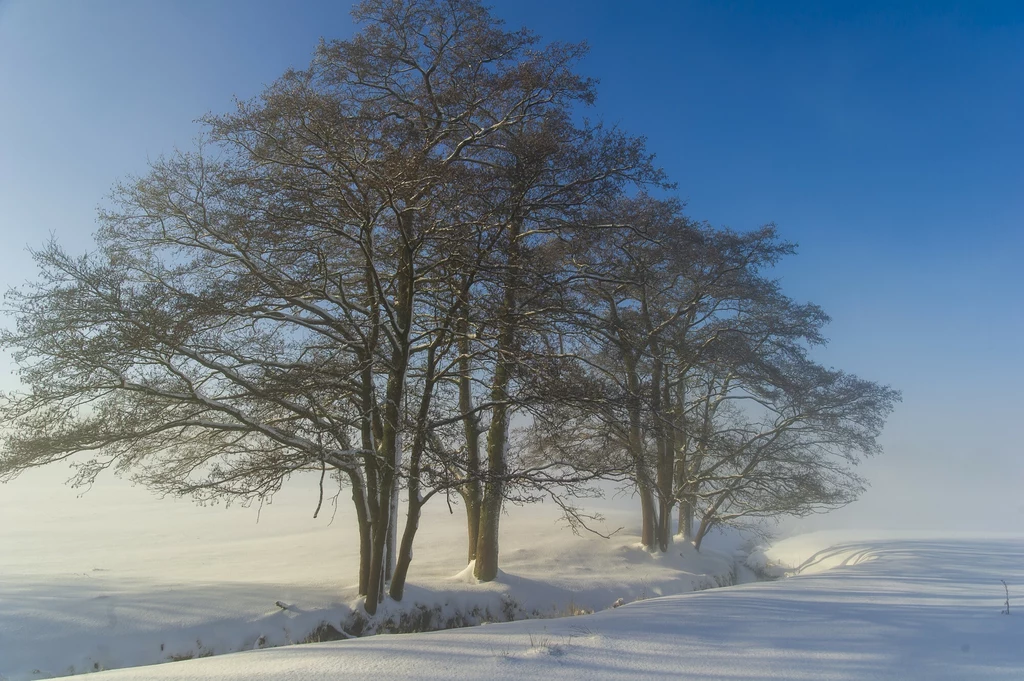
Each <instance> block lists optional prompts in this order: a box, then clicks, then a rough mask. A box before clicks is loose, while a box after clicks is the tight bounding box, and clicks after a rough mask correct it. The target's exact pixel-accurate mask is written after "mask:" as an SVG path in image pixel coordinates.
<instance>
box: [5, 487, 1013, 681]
mask: <svg viewBox="0 0 1024 681" xmlns="http://www.w3.org/2000/svg"><path fill="white" fill-rule="evenodd" d="M101 487H102V488H101V489H94V490H93V491H92V492H90V493H89V494H88V495H86V496H85V497H83V498H81V499H78V498H75V494H74V492H73V491H71V490H68V489H67V488H65V487H63V486H60V485H59V484H53V480H52V478H48V477H46V476H43V475H36V476H28V477H27V478H26V479H24V480H19V481H18V482H17V483H15V484H13V485H8V486H5V487H0V520H2V522H0V679H4V680H5V681H23V680H25V679H38V678H47V677H49V676H55V675H64V674H68V673H81V672H91V671H94V670H103V669H108V670H110V669H113V670H114V671H106V672H102V671H101V672H100V674H99V675H98V676H95V677H90V678H96V679H108V678H109V679H180V680H186V679H188V680H192V679H195V680H202V681H207V680H217V681H221V680H223V681H227V680H229V679H239V680H241V679H246V680H248V679H267V680H268V681H269V680H271V679H273V680H279V679H301V680H315V679H336V678H388V679H448V678H451V677H452V676H458V677H460V678H467V679H469V678H473V679H475V678H488V679H490V678H524V677H528V676H535V677H537V678H553V679H571V678H586V679H588V681H599V680H600V679H619V678H673V679H677V678H688V679H716V680H724V679H737V680H738V679H744V680H750V679H864V678H892V679H922V680H924V679H1019V678H1024V652H1022V651H1024V646H1022V645H1021V641H1024V603H1020V602H1019V599H1017V598H1016V597H1014V596H1013V595H1014V594H1015V593H1018V592H1019V591H1020V590H1021V588H1022V587H1021V585H1024V538H1022V537H1009V536H993V537H988V538H980V537H977V536H974V537H968V536H958V537H951V536H948V535H947V536H940V535H925V534H921V533H915V534H905V533H904V534H895V533H889V534H880V533H877V532H876V533H853V532H849V531H843V532H819V533H814V534H809V535H802V536H798V537H793V538H790V539H786V540H784V541H781V542H778V543H776V544H775V545H773V546H772V547H771V548H770V549H768V550H767V551H763V552H756V553H755V554H754V555H753V556H752V557H751V559H750V561H749V562H750V563H752V564H754V565H755V567H757V566H758V563H759V562H760V567H762V568H764V569H767V570H768V571H771V570H777V571H778V570H781V568H780V567H779V565H780V564H781V565H782V566H783V567H785V568H787V573H788V574H790V575H793V576H790V577H789V578H787V579H784V580H781V581H778V582H768V583H757V584H746V585H742V586H738V587H730V588H726V589H711V590H700V589H704V588H706V587H709V586H712V585H713V584H714V583H715V576H716V575H717V576H718V577H719V579H721V577H722V576H723V575H725V574H726V573H728V572H729V570H730V569H731V568H732V566H731V565H730V561H729V560H728V558H729V556H728V554H727V553H724V552H721V551H718V552H716V551H715V550H714V547H713V546H712V547H711V548H710V549H709V550H707V551H705V552H704V553H703V554H702V555H697V554H695V553H694V552H693V551H692V549H690V550H686V549H684V548H683V547H681V546H677V547H676V549H675V550H674V551H673V552H671V553H670V555H668V556H652V555H650V554H648V553H646V552H644V551H641V550H639V549H637V548H636V547H635V545H634V544H635V541H636V536H635V533H636V517H635V510H634V509H632V506H633V504H632V502H631V501H629V500H619V501H617V502H614V503H607V504H606V508H604V509H603V510H604V512H605V514H606V515H607V517H608V520H607V521H606V523H605V524H604V525H603V529H605V530H611V529H615V528H616V527H619V526H620V525H622V526H623V530H622V531H621V532H620V533H619V534H617V535H616V537H615V538H614V539H612V540H610V541H607V540H603V539H600V538H597V537H593V536H587V537H573V536H572V535H571V533H569V532H568V530H566V529H565V528H564V527H562V526H560V525H558V524H557V522H556V513H555V512H554V511H553V509H551V508H550V505H541V506H537V507H530V508H513V509H511V510H510V513H509V515H508V516H507V517H506V518H505V520H504V521H503V522H504V525H503V532H502V558H503V566H502V567H503V571H504V572H503V575H502V578H501V579H500V580H499V582H497V583H494V584H488V585H478V584H475V583H473V582H472V580H469V579H467V578H465V577H464V576H459V572H460V570H461V569H462V568H463V567H464V560H463V552H464V541H465V540H464V535H463V534H462V532H463V529H462V528H463V516H462V515H461V513H462V511H461V509H460V508H458V507H456V508H455V509H454V510H455V515H453V516H452V515H449V514H448V509H447V506H446V505H445V504H444V503H439V504H434V505H432V506H430V507H429V512H428V515H427V517H426V518H425V521H424V523H423V531H422V532H421V536H420V537H419V540H418V544H417V546H418V549H417V552H416V556H415V560H414V563H413V570H412V572H411V574H410V578H411V582H412V586H411V587H410V590H409V593H408V594H407V598H406V602H405V605H406V607H408V605H409V604H410V603H413V602H420V603H423V604H427V605H436V606H438V607H439V608H441V609H442V610H444V611H445V612H448V613H451V612H454V611H456V610H461V611H463V612H465V611H468V610H471V609H472V608H473V607H474V606H475V607H478V608H484V609H490V610H491V611H492V615H497V614H498V612H499V611H501V610H502V608H503V607H506V606H507V604H508V603H509V602H514V603H516V604H517V607H519V608H520V613H522V612H531V611H533V610H536V611H538V614H544V615H554V614H565V613H568V612H571V611H576V612H579V611H581V610H582V611H586V610H601V611H600V612H597V613H596V614H593V615H580V616H575V617H565V618H561V619H531V620H523V621H517V622H512V623H508V624H488V625H485V626H480V627H472V628H467V629H460V630H449V631H440V632H432V633H426V634H409V635H378V636H373V637H368V638H363V639H358V640H349V641H339V642H334V643H321V644H306V645H298V646H284V647H273V648H270V647H268V648H265V649H262V650H260V649H257V650H249V649H252V648H260V647H261V646H283V644H287V643H289V642H291V641H298V640H301V639H302V638H304V637H305V635H306V634H307V633H308V632H309V631H310V630H311V629H312V628H313V627H315V626H316V625H317V624H319V623H320V622H321V621H323V620H327V621H330V622H333V623H335V624H339V623H340V622H341V621H342V620H343V619H344V617H345V616H346V615H347V614H348V613H349V612H350V605H349V604H350V602H351V599H352V596H353V592H352V589H351V586H350V584H351V582H352V576H353V575H354V572H355V554H354V552H353V551H352V549H351V546H352V540H353V537H352V535H351V533H350V529H349V527H348V525H347V524H346V523H345V522H344V518H343V515H342V514H343V513H345V512H346V510H347V509H346V507H345V503H344V502H345V499H344V498H343V499H341V500H340V501H341V506H340V507H339V511H338V518H337V519H336V520H335V523H334V524H333V525H332V524H330V523H329V519H330V513H327V514H326V515H322V516H321V518H320V519H318V520H313V519H312V518H311V517H310V516H311V513H312V507H313V506H314V505H315V499H310V490H309V489H308V488H307V487H303V486H297V487H295V488H293V489H291V490H288V491H286V493H285V494H282V495H280V496H279V497H278V499H277V500H276V501H275V503H274V504H273V505H272V506H268V507H265V508H264V509H263V510H262V512H261V513H260V520H259V522H258V523H257V522H256V511H255V509H238V508H232V509H228V510H225V509H223V508H196V507H194V506H192V505H191V504H189V503H187V502H181V501H174V500H154V499H153V498H152V497H151V496H150V495H149V494H148V493H147V492H145V491H144V490H138V489H134V488H130V487H126V486H124V485H121V484H119V483H112V482H106V483H103V485H102V486H101ZM719 547H720V548H725V545H724V544H720V545H719ZM1001 579H1002V580H1006V581H1007V583H1009V584H1010V589H1011V615H1010V616H1003V615H1001V614H1000V611H1001V610H1002V608H1003V591H1002V589H1003V587H1002V584H1001V583H1000V581H999V580H1001ZM694 589H698V590H699V591H698V592H696V593H693V590H694ZM664 594H680V595H674V596H668V597H665V598H656V597H657V596H661V595H664ZM619 598H621V599H623V600H624V601H626V602H627V605H625V606H623V607H620V608H615V609H611V608H609V606H610V605H611V604H612V603H613V602H614V601H616V600H617V599H619ZM276 601H282V602H284V603H287V604H289V606H291V607H290V608H289V609H288V610H281V609H280V608H278V607H277V606H276V605H275V602H276ZM1018 604H1019V605H1018ZM389 607H392V608H394V607H396V606H393V605H392V606H389ZM1018 607H1020V608H1021V613H1022V614H1018V613H1017V608H1018ZM499 618H500V617H499ZM241 649H245V650H246V651H247V652H242V653H232V652H231V651H237V650H241ZM207 654H212V656H211V657H206V658H204V659H192V660H186V661H182V662H170V663H167V664H155V663H157V662H163V661H167V660H168V659H170V658H174V657H179V658H180V657H187V656H189V655H192V656H202V655H207ZM137 665H150V666H137ZM124 667H129V668H124Z"/></svg>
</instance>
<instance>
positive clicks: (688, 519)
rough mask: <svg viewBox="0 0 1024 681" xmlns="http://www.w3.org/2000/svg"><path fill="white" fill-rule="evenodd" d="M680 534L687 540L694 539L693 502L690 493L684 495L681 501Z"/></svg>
mask: <svg viewBox="0 0 1024 681" xmlns="http://www.w3.org/2000/svg"><path fill="white" fill-rule="evenodd" d="M679 534H681V535H683V539H685V540H686V541H693V504H692V503H691V501H690V497H689V495H684V496H683V499H682V501H680V502H679Z"/></svg>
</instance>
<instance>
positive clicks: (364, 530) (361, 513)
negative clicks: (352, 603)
mask: <svg viewBox="0 0 1024 681" xmlns="http://www.w3.org/2000/svg"><path fill="white" fill-rule="evenodd" d="M348 476H349V480H350V481H351V483H352V503H353V504H355V507H356V522H357V523H358V526H359V595H360V596H365V595H366V594H367V593H368V592H367V589H368V588H369V581H370V552H371V545H370V543H371V539H372V536H373V531H372V529H371V526H370V517H369V510H368V509H367V506H366V490H365V488H364V486H365V484H366V483H365V482H364V481H363V479H362V476H361V475H359V473H358V471H348Z"/></svg>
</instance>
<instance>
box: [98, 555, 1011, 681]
mask: <svg viewBox="0 0 1024 681" xmlns="http://www.w3.org/2000/svg"><path fill="white" fill-rule="evenodd" d="M804 546H805V548H806V549H807V550H811V549H812V548H813V542H812V543H810V544H804ZM793 548H794V547H793V546H792V545H791V546H790V547H789V549H788V550H790V551H791V550H792V549H793ZM808 558H809V559H811V561H812V563H813V562H814V561H817V560H818V559H825V560H828V561H831V560H832V559H838V561H839V564H837V565H836V566H835V567H832V568H830V569H828V570H825V571H823V572H818V573H813V574H807V575H802V576H797V577H793V578H790V579H786V580H783V581H780V582H769V583H759V584H748V585H743V586H737V587H731V588H726V589H714V590H710V591H703V592H699V593H692V594H686V595H680V596H669V597H665V598H656V599H652V600H645V601H640V602H636V603H632V604H629V605H626V606H624V607H621V608H618V609H616V610H606V611H604V612H599V613H596V614H594V615H590V616H583V617H574V618H566V619H560V620H546V621H537V620H534V621H522V622H512V623H509V624H498V625H490V626H485V627H475V628H472V629H462V630H456V631H443V632H434V633H429V634H409V635H399V636H379V637H372V638H369V639H361V640H356V641H344V642H339V643H321V644H315V645H308V646H290V647H287V648H278V649H274V650H261V651H255V652H251V653H241V654H235V655H226V656H223V657H214V658H210V659H205V660H194V661H188V662H182V663H176V664H169V665H161V666H159V667H153V668H149V669H146V670H144V671H143V670H121V671H117V672H111V673H109V674H101V675H100V677H98V678H102V679H110V680H111V681H113V680H114V679H143V678H145V679H154V680H156V679H161V680H167V681H170V680H171V679H175V680H178V681H186V680H188V681H191V680H196V681H198V680H203V681H208V680H217V681H228V680H234V679H238V680H239V681H241V680H242V679H247V680H248V679H304V680H308V681H315V680H317V679H325V680H326V679H339V678H366V679H369V678H379V679H438V680H441V679H450V678H453V677H456V678H466V679H505V678H507V679H519V678H544V679H588V680H589V681H599V680H601V679H632V678H648V679H653V678H666V679H668V678H671V679H716V680H724V679H736V680H739V679H744V680H749V679H787V680H793V679H814V680H816V681H822V680H826V679H836V680H838V679H903V680H908V679H920V680H922V681H924V680H929V681H932V680H935V679H958V680H961V679H1020V678H1022V677H1024V646H1022V645H1021V641H1022V640H1024V617H1022V616H1020V615H1017V614H1013V613H1011V615H1010V616H1008V617H1007V616H1003V615H1001V614H1000V609H1001V608H1002V585H1001V584H1000V583H999V581H998V580H999V579H1000V578H1005V579H1007V581H1009V582H1011V583H1013V584H1020V583H1021V582H1022V580H1024V540H1021V539H1015V540H1011V539H1005V538H1004V539H989V540H982V539H957V540H946V541H943V540H937V539H930V540H910V539H899V540H876V541H863V542H856V543H848V544H846V545H844V546H842V547H838V548H830V549H822V550H821V551H820V552H818V551H815V552H814V553H813V554H812V555H811V556H808Z"/></svg>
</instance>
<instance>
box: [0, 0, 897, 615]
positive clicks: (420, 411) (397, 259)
mask: <svg viewBox="0 0 1024 681" xmlns="http://www.w3.org/2000/svg"><path fill="white" fill-rule="evenodd" d="M354 14H355V18H356V19H357V21H358V22H360V23H361V25H362V29H361V31H360V32H359V33H358V34H357V35H356V36H355V37H353V38H352V39H350V40H343V41H332V42H323V43H321V44H320V46H319V47H318V49H317V51H316V54H315V57H314V59H313V61H312V64H311V65H310V66H309V68H307V69H305V70H296V71H289V72H288V73H286V74H285V75H284V76H283V77H281V78H280V79H279V80H278V81H277V82H275V83H274V84H273V85H271V86H270V87H269V88H268V89H267V90H266V91H265V92H264V93H263V94H262V95H261V96H259V97H258V98H256V99H254V100H252V101H248V102H242V103H239V104H238V107H237V110H235V111H233V112H232V113H229V114H227V115H222V116H209V117H207V118H206V119H205V123H206V134H205V137H204V139H203V141H202V143H201V144H199V145H198V146H197V148H196V149H195V150H193V151H191V152H187V153H177V154H175V155H173V156H171V157H169V158H165V159H161V160H159V161H157V162H155V163H153V164H152V166H151V169H150V170H149V172H148V173H147V174H145V175H144V176H142V177H138V178H133V179H131V180H130V181H126V182H125V183H123V184H122V185H120V186H118V187H116V188H115V190H114V192H113V196H112V201H111V202H110V205H109V207H108V208H107V209H105V210H104V211H102V212H101V214H100V229H99V231H98V233H97V237H96V243H97V247H96V250H95V251H94V252H91V253H89V254H87V255H84V256H74V255H71V254H68V253H67V252H65V251H64V250H62V249H61V248H60V247H59V246H58V245H57V244H55V243H50V244H48V245H46V246H45V247H43V248H41V249H40V250H39V251H37V252H36V253H35V254H34V255H35V258H36V260H37V261H38V264H39V267H40V272H41V274H40V278H39V280H38V281H37V282H36V283H35V284H32V285H28V286H25V287H23V288H21V289H17V290H14V291H11V292H10V293H9V294H8V311H9V312H10V313H11V314H12V315H13V316H14V318H15V319H16V322H17V324H16V328H14V329H12V330H8V331H5V332H4V333H3V335H2V337H0V347H3V348H5V349H7V350H8V351H10V352H11V353H12V355H13V356H14V358H15V360H16V362H17V363H18V366H19V371H20V379H21V382H22V384H23V386H24V387H23V388H22V389H21V390H20V391H18V392H14V393H11V394H8V395H4V396H3V400H2V403H0V423H2V425H3V428H4V435H3V448H2V451H0V476H2V477H3V478H5V479H6V478H10V477H13V476H14V475H17V474H18V473H19V472H21V471H23V470H25V469H27V468H31V467H35V466H41V465H46V464H49V463H52V462H55V461H61V460H65V459H69V458H71V457H74V458H73V459H72V460H73V461H75V462H76V463H77V466H78V467H77V479H78V480H79V481H88V480H90V479H92V478H93V477H94V476H95V475H97V474H98V473H99V472H100V471H103V470H107V469H111V468H113V469H114V470H116V471H118V472H120V473H124V474H127V475H130V476H132V477H133V478H134V479H137V480H139V481H141V482H143V483H145V484H147V485H149V486H150V487H152V488H154V489H156V490H159V491H161V492H166V493H172V494H178V495H192V496H194V497H196V498H198V499H200V500H210V499H218V498H224V497H227V498H235V499H243V500H252V499H262V498H264V497H267V496H269V495H272V494H273V493H274V492H275V491H276V490H278V489H279V488H280V486H281V484H282V483H283V481H284V480H285V479H287V478H288V477H289V476H291V475H293V474H295V473H297V472H300V471H310V470H312V471H319V472H320V488H319V493H320V499H321V501H322V499H323V485H324V480H325V478H326V476H327V474H328V473H330V474H331V476H332V477H333V478H335V479H336V480H337V481H338V482H340V483H341V484H343V485H345V486H347V488H348V489H350V490H351V495H352V502H353V505H354V510H355V513H354V515H353V517H354V522H355V523H357V525H358V529H359V554H360V569H359V576H358V584H359V592H360V593H361V594H363V595H365V596H366V610H367V611H368V612H369V613H371V614H372V613H373V612H375V610H376V608H377V605H378V604H379V603H380V602H381V601H382V600H383V599H384V597H385V594H386V593H390V596H391V597H393V598H395V599H401V597H402V594H403V590H404V586H405V581H406V577H407V574H408V570H409V566H410V563H411V560H412V549H413V544H414V540H415V535H416V531H417V528H418V526H419V519H420V511H421V509H422V507H423V505H424V504H425V503H427V502H428V500H430V499H431V498H432V497H435V496H437V495H442V496H448V497H452V496H454V497H461V499H462V502H463V506H464V508H465V512H466V518H467V536H468V553H467V558H468V559H469V560H470V561H475V568H474V570H475V575H476V576H477V578H479V579H481V580H490V579H493V578H494V577H495V576H496V574H497V569H498V534H499V533H498V526H499V519H500V517H501V514H502V507H503V504H504V503H506V502H507V501H509V500H528V499H535V498H538V497H539V496H542V495H545V494H550V495H553V496H554V497H555V498H556V499H557V500H558V501H559V503H561V504H562V505H563V507H564V508H565V510H566V512H567V514H568V515H569V517H570V519H572V520H574V521H577V522H579V521H582V519H583V518H582V516H581V515H579V514H578V513H577V511H576V509H575V507H574V505H573V504H572V503H571V499H572V498H573V496H574V495H579V494H581V493H583V492H585V491H586V490H587V489H589V488H590V484H591V483H592V482H593V481H595V480H599V479H611V480H618V481H621V482H623V483H625V484H628V485H630V486H631V487H633V488H634V489H635V490H636V493H637V495H638V496H639V500H640V505H641V509H642V514H643V536H642V540H643V543H644V544H645V545H646V546H648V547H650V548H651V549H652V550H666V549H667V547H668V544H669V542H670V538H671V535H672V534H673V531H674V527H673V522H672V518H673V514H674V513H675V512H676V511H677V510H678V513H679V516H678V528H679V529H680V530H681V531H682V532H683V533H684V534H685V535H686V537H687V538H689V539H691V540H692V541H694V542H695V543H696V544H697V546H698V548H699V545H700V541H701V539H702V538H703V537H704V536H705V535H706V534H707V532H708V531H709V530H710V529H711V528H712V527H714V526H715V525H718V524H723V523H730V522H735V521H737V520H738V519H740V518H744V517H748V516H776V515H780V514H803V513H808V512H812V511H815V510H820V509H824V508H831V507H835V506H839V505H842V504H845V503H847V502H849V501H850V500H851V499H853V498H854V497H855V496H856V495H857V493H858V492H859V491H860V489H861V486H862V482H861V480H860V479H859V478H857V477H856V476H855V475H854V474H853V472H852V471H851V469H850V465H851V464H853V463H855V462H856V460H857V458H858V457H860V456H863V455H869V454H872V453H874V452H876V451H877V449H878V445H877V443H876V436H877V435H878V434H879V432H880V430H881V428H882V425H883V422H884V419H885V417H886V415H887V414H888V412H889V411H890V410H891V408H892V405H893V403H894V401H895V400H897V399H898V394H897V393H895V392H894V391H892V390H891V389H889V388H886V387H883V386H879V385H877V384H874V383H871V382H868V381H864V380H860V379H858V378H856V377H854V376H851V375H849V374H846V373H843V372H840V371H836V370H832V369H826V368H824V367H821V366H819V365H818V364H816V363H815V362H814V361H812V360H811V359H810V357H809V355H808V352H809V350H810V349H811V348H812V347H813V346H814V345H816V344H820V343H822V342H823V338H822V336H821V329H822V327H823V325H824V324H825V323H826V322H827V321H828V320H827V317H826V316H825V314H824V313H823V312H822V311H821V310H820V309H819V308H818V307H816V306H814V305H803V304H798V303H796V302H794V301H792V300H791V299H789V298H788V297H786V296H785V295H784V294H783V293H782V292H781V291H780V289H779V286H778V284H777V282H776V281H774V280H773V279H771V278H770V277H769V276H767V274H766V272H767V271H768V270H770V268H771V267H772V265H774V264H775V263H776V261H777V260H778V259H779V258H781V257H783V256H785V255H787V254H789V253H791V252H792V251H793V247H792V245H791V244H788V243H786V242H784V241H782V240H780V238H779V237H778V236H777V234H776V232H775V229H774V227H772V226H768V227H765V228H762V229H760V230H757V231H754V232H750V233H735V232H732V231H728V230H721V229H715V228H713V227H711V226H709V225H707V224H702V223H698V222H695V221H693V220H691V219H690V218H688V217H687V216H686V215H685V214H684V213H683V210H682V206H681V204H680V203H679V202H678V201H676V200H674V199H671V198H656V197H658V196H665V195H666V194H667V191H666V190H668V189H670V188H671V185H670V184H669V182H668V180H667V179H666V177H665V176H664V174H663V173H662V171H661V170H659V169H658V168H657V167H656V166H655V164H654V162H653V157H652V155H651V154H650V153H649V152H648V150H647V149H646V148H645V144H644V141H643V139H641V138H638V137H633V136H630V135H629V134H627V133H625V132H623V131H621V130H619V129H616V128H608V127H604V126H602V125H600V124H597V123H593V122H591V121H589V120H587V119H585V118H582V117H581V115H580V114H581V110H582V108H583V107H584V106H587V105H590V104H592V102H593V100H594V95H595V92H594V88H595V84H594V82H593V81H591V80H589V79H587V78H584V77H582V76H580V75H579V74H578V73H577V72H576V66H577V63H578V61H579V59H580V58H581V56H582V55H583V54H584V48H583V47H582V46H580V45H564V44H546V45H545V44H542V43H541V42H540V41H539V39H538V38H537V37H536V36H535V35H534V34H532V33H531V32H529V31H526V30H518V31H509V30H506V29H505V28H504V26H503V25H502V24H501V22H500V21H498V20H496V19H495V18H493V17H492V16H491V15H490V14H489V13H488V11H487V10H486V9H485V8H484V7H482V6H481V5H480V4H479V3H478V2H477V0H365V1H364V2H362V3H361V4H360V5H359V6H358V7H357V8H356V9H355V10H354ZM513 421H515V424H518V425H515V427H514V424H513ZM403 506H404V510H403ZM318 509H319V506H318ZM403 512H404V515H405V522H404V530H403V531H402V532H401V534H400V533H399V527H400V522H399V521H400V514H401V513H403Z"/></svg>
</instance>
